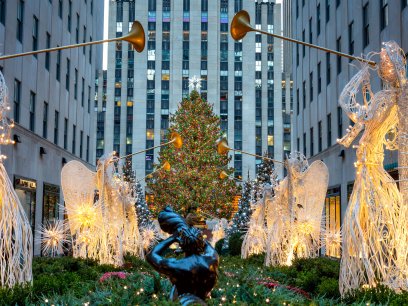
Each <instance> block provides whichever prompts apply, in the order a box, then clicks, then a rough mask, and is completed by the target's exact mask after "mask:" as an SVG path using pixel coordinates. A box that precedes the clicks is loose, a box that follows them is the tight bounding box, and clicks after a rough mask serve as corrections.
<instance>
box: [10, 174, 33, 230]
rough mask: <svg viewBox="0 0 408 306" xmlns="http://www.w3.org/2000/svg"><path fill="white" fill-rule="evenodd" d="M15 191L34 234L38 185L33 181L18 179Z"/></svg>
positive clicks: (15, 182)
mask: <svg viewBox="0 0 408 306" xmlns="http://www.w3.org/2000/svg"><path fill="white" fill-rule="evenodd" d="M14 189H15V191H16V193H17V196H18V199H19V200H20V202H21V205H22V206H23V209H24V212H25V213H26V216H27V218H28V222H30V225H31V228H32V230H33V232H34V229H35V206H36V192H37V183H36V181H34V180H31V179H26V178H22V177H16V178H15V179H14Z"/></svg>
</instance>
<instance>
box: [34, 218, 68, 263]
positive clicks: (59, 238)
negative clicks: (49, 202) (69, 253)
mask: <svg viewBox="0 0 408 306" xmlns="http://www.w3.org/2000/svg"><path fill="white" fill-rule="evenodd" d="M38 232H39V234H40V237H41V238H40V239H39V240H40V242H41V250H42V254H43V255H44V256H50V257H56V256H58V255H62V254H63V253H64V248H65V245H66V244H67V243H69V240H68V239H67V227H66V224H65V222H64V220H55V221H54V222H51V223H46V224H43V225H42V226H41V228H40V230H39V231H38Z"/></svg>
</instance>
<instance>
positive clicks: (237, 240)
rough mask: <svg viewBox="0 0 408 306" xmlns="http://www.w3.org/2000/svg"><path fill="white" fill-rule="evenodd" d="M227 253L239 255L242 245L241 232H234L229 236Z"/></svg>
mask: <svg viewBox="0 0 408 306" xmlns="http://www.w3.org/2000/svg"><path fill="white" fill-rule="evenodd" d="M228 244H229V248H228V251H229V254H230V255H232V256H238V255H241V247H242V233H240V232H238V233H234V234H232V235H231V236H230V238H229V241H228Z"/></svg>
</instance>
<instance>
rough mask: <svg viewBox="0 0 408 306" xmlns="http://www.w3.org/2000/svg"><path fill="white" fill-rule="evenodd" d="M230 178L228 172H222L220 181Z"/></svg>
mask: <svg viewBox="0 0 408 306" xmlns="http://www.w3.org/2000/svg"><path fill="white" fill-rule="evenodd" d="M227 177H228V174H227V172H225V171H221V172H220V179H222V180H223V179H226V178H227Z"/></svg>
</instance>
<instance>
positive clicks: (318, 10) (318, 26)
mask: <svg viewBox="0 0 408 306" xmlns="http://www.w3.org/2000/svg"><path fill="white" fill-rule="evenodd" d="M316 18H317V21H316V28H317V29H316V30H317V31H316V32H317V36H319V35H320V3H319V4H318V5H317V11H316Z"/></svg>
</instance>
